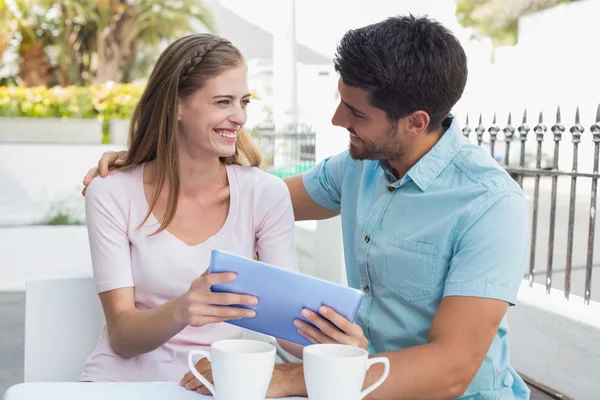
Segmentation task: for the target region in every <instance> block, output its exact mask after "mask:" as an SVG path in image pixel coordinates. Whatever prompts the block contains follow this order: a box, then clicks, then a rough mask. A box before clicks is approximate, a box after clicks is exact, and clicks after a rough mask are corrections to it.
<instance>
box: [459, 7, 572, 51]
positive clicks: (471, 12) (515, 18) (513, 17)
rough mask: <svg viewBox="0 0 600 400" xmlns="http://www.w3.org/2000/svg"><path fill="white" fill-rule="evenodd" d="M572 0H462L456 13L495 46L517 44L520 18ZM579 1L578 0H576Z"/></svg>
mask: <svg viewBox="0 0 600 400" xmlns="http://www.w3.org/2000/svg"><path fill="white" fill-rule="evenodd" d="M569 1H571V0H458V1H457V4H456V16H457V18H458V22H459V23H460V24H461V25H462V26H464V27H472V28H474V29H475V31H476V32H477V33H478V34H479V35H481V36H488V37H490V38H491V39H492V43H493V44H494V46H496V47H497V46H504V45H514V44H516V43H517V31H518V23H519V17H520V16H521V15H524V14H527V13H530V12H534V11H540V10H544V9H546V8H550V7H553V6H555V5H557V4H559V3H568V2H569ZM573 1H575V0H573Z"/></svg>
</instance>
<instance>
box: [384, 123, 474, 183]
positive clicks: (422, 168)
mask: <svg viewBox="0 0 600 400" xmlns="http://www.w3.org/2000/svg"><path fill="white" fill-rule="evenodd" d="M449 119H450V120H451V123H450V126H447V125H445V126H446V127H447V128H446V131H445V132H444V133H443V135H442V137H441V138H440V140H438V142H437V143H436V144H435V146H433V147H432V148H431V150H429V152H427V154H425V155H424V156H423V157H422V158H421V159H420V160H419V161H418V162H417V163H416V164H415V165H413V166H412V168H411V169H410V170H408V172H407V173H406V176H405V177H404V178H403V179H400V180H398V181H396V182H395V185H394V186H396V185H401V184H402V183H404V181H406V179H407V178H409V179H410V180H412V181H413V182H415V184H416V185H417V186H418V187H419V189H421V190H422V191H426V190H427V188H428V187H429V186H430V185H431V183H432V182H433V181H434V180H435V179H436V178H437V177H438V176H439V175H440V173H441V172H442V171H443V170H444V169H445V168H446V166H448V164H449V163H450V161H452V159H453V158H454V156H456V154H457V153H458V151H459V150H460V148H461V147H462V146H463V144H464V141H463V137H462V135H461V134H460V132H459V129H458V123H457V122H456V119H455V118H454V117H453V116H450V117H449ZM377 165H378V166H380V167H381V168H382V169H383V171H384V172H385V173H386V175H387V174H391V176H393V174H392V171H391V167H390V165H389V163H388V162H387V161H386V160H382V161H380V162H379V163H378V164H377Z"/></svg>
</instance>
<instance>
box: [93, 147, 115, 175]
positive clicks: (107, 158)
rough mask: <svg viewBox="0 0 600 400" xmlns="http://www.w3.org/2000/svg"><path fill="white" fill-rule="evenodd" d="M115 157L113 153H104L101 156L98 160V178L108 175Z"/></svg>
mask: <svg viewBox="0 0 600 400" xmlns="http://www.w3.org/2000/svg"><path fill="white" fill-rule="evenodd" d="M117 157H118V155H117V153H115V152H114V151H106V152H104V154H102V158H100V161H98V169H99V171H100V176H102V177H103V178H104V177H106V176H107V175H108V169H109V167H110V166H111V165H113V164H114V163H115V161H116V160H117Z"/></svg>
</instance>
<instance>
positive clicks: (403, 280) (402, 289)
mask: <svg viewBox="0 0 600 400" xmlns="http://www.w3.org/2000/svg"><path fill="white" fill-rule="evenodd" d="M388 244H389V245H388V246H387V248H386V250H385V261H384V266H383V271H382V284H383V286H385V287H386V288H388V289H389V290H391V291H392V292H394V293H395V294H397V295H398V296H400V297H402V298H403V299H404V300H406V301H408V302H415V301H420V300H426V299H429V298H431V297H432V296H434V295H435V294H436V292H437V290H436V288H437V283H438V282H437V281H438V279H437V272H438V271H437V260H438V247H437V246H435V245H432V244H428V243H421V242H415V241H413V240H408V239H403V238H399V237H392V238H391V239H390V241H389V243H388Z"/></svg>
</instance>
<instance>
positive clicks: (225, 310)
mask: <svg viewBox="0 0 600 400" xmlns="http://www.w3.org/2000/svg"><path fill="white" fill-rule="evenodd" d="M190 314H191V315H192V318H193V317H209V318H211V317H216V318H227V319H231V318H235V317H240V318H254V317H255V316H256V311H254V310H251V309H248V308H241V307H228V306H215V305H212V304H193V305H192V306H190Z"/></svg>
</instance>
